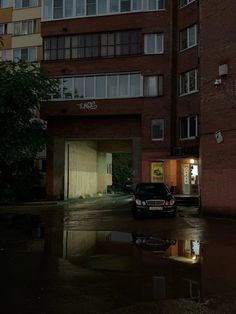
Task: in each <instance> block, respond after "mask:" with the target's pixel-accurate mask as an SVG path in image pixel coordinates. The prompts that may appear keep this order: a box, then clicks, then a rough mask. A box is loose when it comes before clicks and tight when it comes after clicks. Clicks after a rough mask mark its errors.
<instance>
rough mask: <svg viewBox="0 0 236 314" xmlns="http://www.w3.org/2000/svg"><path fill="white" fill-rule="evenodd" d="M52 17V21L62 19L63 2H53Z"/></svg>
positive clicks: (57, 0)
mask: <svg viewBox="0 0 236 314" xmlns="http://www.w3.org/2000/svg"><path fill="white" fill-rule="evenodd" d="M53 17H54V19H58V18H62V17H63V0H54V1H53Z"/></svg>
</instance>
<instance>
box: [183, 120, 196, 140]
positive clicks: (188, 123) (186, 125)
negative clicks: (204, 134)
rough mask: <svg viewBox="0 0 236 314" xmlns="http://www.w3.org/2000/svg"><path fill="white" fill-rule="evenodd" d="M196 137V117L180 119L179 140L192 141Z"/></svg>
mask: <svg viewBox="0 0 236 314" xmlns="http://www.w3.org/2000/svg"><path fill="white" fill-rule="evenodd" d="M197 135H198V119H197V116H191V117H184V118H180V139H183V140H184V139H194V138H196V136H197Z"/></svg>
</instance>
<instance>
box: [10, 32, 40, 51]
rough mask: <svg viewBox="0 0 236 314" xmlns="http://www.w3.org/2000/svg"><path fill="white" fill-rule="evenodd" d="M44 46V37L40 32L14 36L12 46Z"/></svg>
mask: <svg viewBox="0 0 236 314" xmlns="http://www.w3.org/2000/svg"><path fill="white" fill-rule="evenodd" d="M32 46H42V37H41V35H40V34H32V35H27V36H15V37H12V48H21V47H32Z"/></svg>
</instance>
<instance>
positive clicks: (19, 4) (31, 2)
mask: <svg viewBox="0 0 236 314" xmlns="http://www.w3.org/2000/svg"><path fill="white" fill-rule="evenodd" d="M37 5H38V1H37V0H15V9H22V8H31V7H36V6H37Z"/></svg>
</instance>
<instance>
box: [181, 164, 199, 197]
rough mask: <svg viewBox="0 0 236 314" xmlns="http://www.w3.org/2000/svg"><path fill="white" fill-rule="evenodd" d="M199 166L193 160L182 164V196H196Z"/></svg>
mask: <svg viewBox="0 0 236 314" xmlns="http://www.w3.org/2000/svg"><path fill="white" fill-rule="evenodd" d="M198 185H199V166H198V164H197V163H195V160H192V159H190V161H189V162H185V163H183V164H182V193H183V194H184V195H198Z"/></svg>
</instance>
